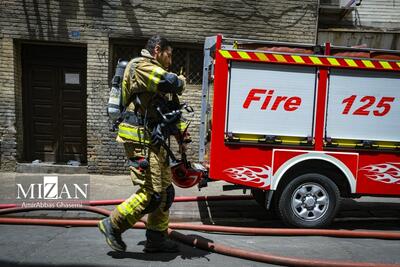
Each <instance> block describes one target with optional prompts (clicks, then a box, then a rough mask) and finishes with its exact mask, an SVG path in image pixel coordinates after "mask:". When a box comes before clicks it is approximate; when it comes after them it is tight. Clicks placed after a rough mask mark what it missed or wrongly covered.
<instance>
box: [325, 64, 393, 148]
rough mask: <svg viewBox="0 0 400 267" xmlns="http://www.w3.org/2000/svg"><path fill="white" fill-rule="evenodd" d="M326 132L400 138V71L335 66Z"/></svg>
mask: <svg viewBox="0 0 400 267" xmlns="http://www.w3.org/2000/svg"><path fill="white" fill-rule="evenodd" d="M326 135H327V137H331V138H337V139H355V140H373V141H400V74H399V73H394V72H377V71H360V70H348V69H332V70H331V72H330V78H329V93H328V110H327V115H326Z"/></svg>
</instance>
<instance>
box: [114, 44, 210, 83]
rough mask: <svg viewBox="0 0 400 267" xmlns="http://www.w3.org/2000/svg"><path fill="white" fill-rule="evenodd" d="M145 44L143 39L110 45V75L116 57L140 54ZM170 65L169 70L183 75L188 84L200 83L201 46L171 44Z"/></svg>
mask: <svg viewBox="0 0 400 267" xmlns="http://www.w3.org/2000/svg"><path fill="white" fill-rule="evenodd" d="M144 46H145V42H144V41H137V42H135V45H127V44H118V43H114V45H113V47H112V51H113V55H112V66H111V70H112V72H111V73H112V75H114V71H115V67H116V66H117V62H118V59H122V60H130V59H132V58H134V57H137V56H139V55H140V51H141V50H142V48H143V47H144ZM172 47H173V53H172V67H171V71H172V72H174V73H176V74H178V75H179V74H180V73H181V72H182V73H183V74H184V75H185V77H186V79H187V80H186V81H187V83H188V84H201V82H202V73H203V50H202V49H201V48H187V47H185V46H181V45H180V46H175V45H174V44H172Z"/></svg>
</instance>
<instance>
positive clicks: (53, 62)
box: [22, 44, 87, 163]
mask: <svg viewBox="0 0 400 267" xmlns="http://www.w3.org/2000/svg"><path fill="white" fill-rule="evenodd" d="M86 53H87V51H86V48H85V47H71V46H59V45H38V44H23V45H22V84H23V91H22V98H23V115H24V153H25V159H26V160H27V161H33V160H40V161H43V162H54V163H66V162H68V161H69V160H76V161H79V162H81V163H86V162H87V159H86V152H87V136H86V58H87V54H86Z"/></svg>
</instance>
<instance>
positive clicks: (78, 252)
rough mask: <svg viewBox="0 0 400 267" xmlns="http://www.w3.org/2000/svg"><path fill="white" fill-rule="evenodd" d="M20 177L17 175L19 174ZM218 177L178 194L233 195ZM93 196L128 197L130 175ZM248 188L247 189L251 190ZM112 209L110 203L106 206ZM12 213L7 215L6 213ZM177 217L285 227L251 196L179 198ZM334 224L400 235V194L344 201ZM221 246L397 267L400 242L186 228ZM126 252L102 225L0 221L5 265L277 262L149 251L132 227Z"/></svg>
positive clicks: (3, 199) (9, 189) (99, 184)
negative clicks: (112, 244)
mask: <svg viewBox="0 0 400 267" xmlns="http://www.w3.org/2000/svg"><path fill="white" fill-rule="evenodd" d="M16 175H17V174H15V173H2V174H1V175H0V176H1V177H0V178H1V180H2V182H3V183H2V185H1V186H0V203H13V202H15V193H14V191H15V181H14V179H15V176H16ZM18 175H20V174H18ZM223 185H224V184H223V183H220V182H214V183H211V184H210V185H209V187H207V188H205V189H203V190H202V191H201V192H199V191H198V190H197V189H196V188H190V189H184V190H182V189H179V188H177V196H191V195H222V194H225V195H232V194H242V192H241V191H231V192H224V191H223V190H222V189H221V188H222V186H223ZM91 188H92V190H91V199H92V200H97V199H116V198H127V197H128V196H129V195H130V194H132V192H134V188H132V186H131V183H130V181H129V178H127V177H126V176H100V175H96V176H94V175H93V176H91ZM248 193H249V192H248V191H247V194H248ZM107 208H109V209H112V208H113V207H107ZM7 216H10V215H7ZM14 216H19V217H21V216H22V217H36V218H38V217H40V218H64V219H65V218H76V217H80V218H85V219H88V218H93V219H100V218H102V217H101V216H100V215H97V214H93V213H87V212H77V211H74V212H71V211H33V212H27V213H23V214H15V215H14ZM171 221H172V222H194V223H198V224H215V225H226V226H240V227H274V228H279V227H285V226H284V225H283V224H282V222H281V221H279V220H278V219H277V218H276V217H274V216H273V215H271V214H270V213H268V212H266V211H265V210H264V209H263V208H261V207H260V206H259V205H258V204H257V203H256V202H255V201H254V200H245V201H243V200H241V201H220V202H187V203H174V205H173V206H172V208H171ZM331 228H332V229H348V230H383V231H398V232H400V198H370V197H366V198H361V199H357V200H346V201H344V202H343V205H342V207H341V210H340V212H339V214H338V215H337V218H336V219H335V221H334V222H333V224H332V226H331ZM180 232H181V231H180ZM182 232H183V233H185V234H188V235H192V236H195V237H198V238H205V239H207V240H210V241H213V242H218V243H222V244H224V245H228V246H232V247H237V248H242V249H246V250H248V251H257V252H264V253H270V254H276V255H281V256H291V257H299V258H310V259H331V260H337V261H338V260H347V261H362V262H375V263H392V264H398V265H399V266H400V253H399V252H400V241H399V240H378V239H349V238H333V237H296V236H291V237H278V236H240V235H221V234H211V233H200V232H191V231H182ZM123 238H124V240H125V242H126V243H127V245H128V250H127V252H125V253H117V252H113V251H111V250H110V249H109V247H108V246H107V245H106V243H105V240H104V237H103V236H102V235H101V234H100V233H99V232H98V230H97V228H87V227H73V228H66V227H49V226H22V225H19V226H17V225H0V267H3V266H145V267H150V266H218V267H227V266H272V265H268V264H264V263H260V262H252V261H249V260H245V259H238V258H233V257H229V256H225V255H219V254H216V253H210V252H207V251H202V250H199V249H196V248H192V247H189V246H186V245H183V244H181V245H180V248H181V252H180V253H176V254H145V253H143V252H142V250H143V245H144V240H145V237H144V231H143V230H137V229H132V230H129V231H127V232H126V233H125V234H124V236H123Z"/></svg>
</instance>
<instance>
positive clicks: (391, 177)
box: [360, 162, 400, 184]
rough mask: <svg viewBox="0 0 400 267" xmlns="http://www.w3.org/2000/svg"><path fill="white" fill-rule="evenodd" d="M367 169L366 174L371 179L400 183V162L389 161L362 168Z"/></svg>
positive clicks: (387, 182)
mask: <svg viewBox="0 0 400 267" xmlns="http://www.w3.org/2000/svg"><path fill="white" fill-rule="evenodd" d="M360 170H361V171H365V172H366V174H365V176H366V177H368V178H369V179H371V180H374V181H377V182H381V183H385V184H400V163H399V162H387V163H382V164H375V165H368V166H365V167H363V168H361V169H360Z"/></svg>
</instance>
